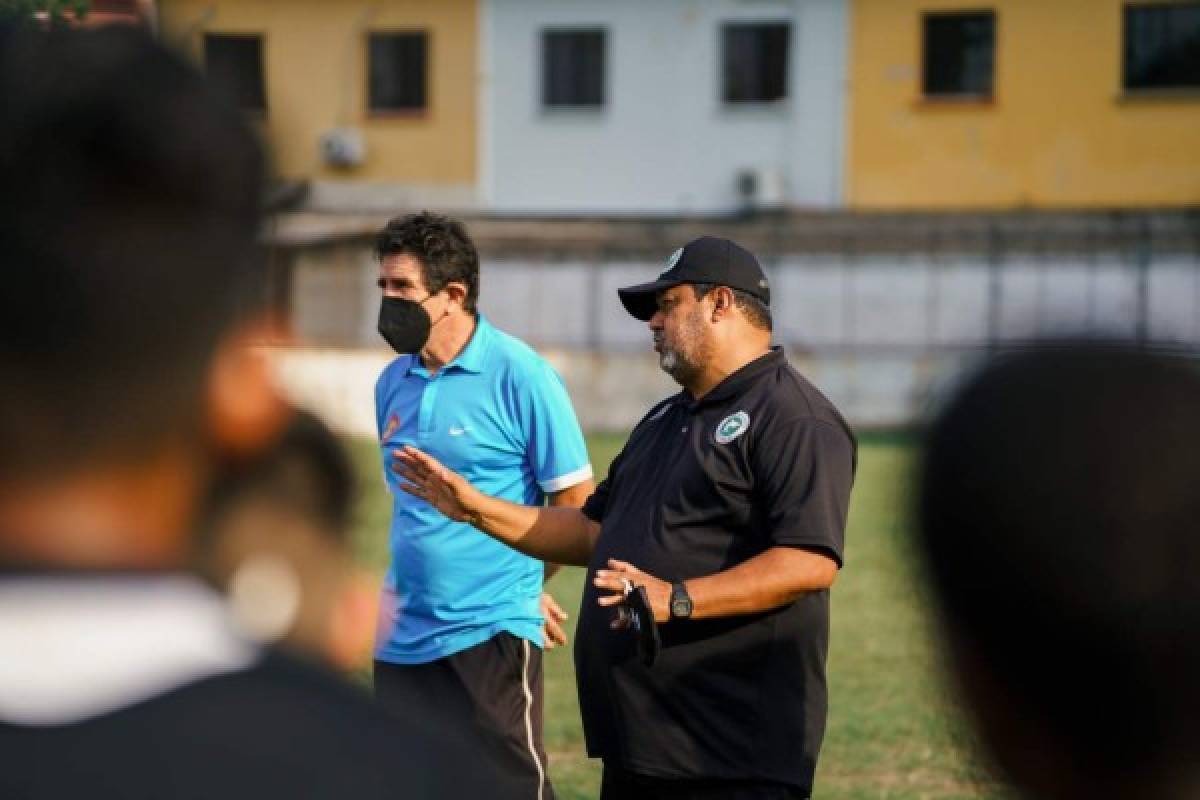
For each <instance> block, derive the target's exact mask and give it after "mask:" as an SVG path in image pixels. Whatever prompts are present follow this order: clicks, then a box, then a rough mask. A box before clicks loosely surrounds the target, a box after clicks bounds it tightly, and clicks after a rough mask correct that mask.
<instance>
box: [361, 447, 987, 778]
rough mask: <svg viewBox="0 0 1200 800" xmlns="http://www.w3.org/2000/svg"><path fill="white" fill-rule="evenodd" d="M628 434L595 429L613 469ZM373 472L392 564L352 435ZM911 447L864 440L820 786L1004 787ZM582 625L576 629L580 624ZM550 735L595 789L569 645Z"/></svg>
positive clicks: (561, 593) (549, 717) (376, 559)
mask: <svg viewBox="0 0 1200 800" xmlns="http://www.w3.org/2000/svg"><path fill="white" fill-rule="evenodd" d="M621 443H622V440H621V439H620V438H617V437H613V436H592V437H589V438H588V446H589V448H590V450H591V456H592V463H593V465H594V466H595V468H596V471H597V474H599V475H604V474H605V472H606V471H607V469H608V464H609V462H610V461H611V460H612V458H613V456H614V455H616V452H617V450H618V449H619V448H620V446H621ZM349 445H350V447H351V450H352V452H353V454H354V458H355V463H356V465H357V467H358V469H359V473H360V475H361V476H362V493H361V498H360V507H359V513H358V517H357V524H356V528H355V548H356V553H357V555H358V557H359V558H360V559H361V560H362V561H363V562H364V563H366V564H368V565H369V566H370V567H371V568H372V569H375V570H377V571H380V572H382V570H383V568H384V565H385V563H386V558H387V556H386V535H387V523H388V514H389V501H388V498H387V495H386V490H385V489H384V487H383V482H382V480H381V478H380V468H379V462H378V460H377V459H378V455H377V451H376V449H375V445H374V443H373V442H371V441H367V440H353V441H350V442H349ZM910 458H911V447H910V446H909V445H907V444H906V443H905V441H904V440H903V439H896V438H894V437H893V438H876V439H872V438H868V439H866V440H865V441H864V442H863V443H862V445H861V449H860V453H859V470H858V477H857V480H856V482H855V488H854V492H853V495H852V498H851V507H850V523H849V530H848V532H847V535H846V567H845V569H844V570H843V571H842V574H841V576H840V577H839V579H838V582H837V585H836V586H835V587H834V589H833V630H832V635H831V649H830V654H829V665H828V672H829V685H830V711H829V724H828V730H827V733H826V737H825V744H824V747H823V749H822V752H821V761H820V766H819V768H818V772H817V785H816V791H815V793H814V797H816V798H821V799H822V800H825V799H826V798H828V799H830V800H832V799H834V798H844V799H846V800H849V799H850V798H856V799H857V798H861V799H862V800H867V799H868V798H869V799H870V800H875V798H922V799H923V798H929V799H930V800H933V799H934V798H936V799H937V800H951V799H952V798H1003V797H1007V796H1008V793H1007V792H1005V791H1004V789H1003V787H1002V786H1000V785H999V784H998V783H996V782H995V781H993V780H992V779H991V778H990V777H989V776H988V773H987V771H986V769H985V768H984V767H983V766H982V765H981V763H980V759H979V758H978V757H976V756H975V748H974V747H973V743H972V739H971V736H970V733H969V731H968V729H967V727H966V725H965V723H964V722H963V720H962V717H961V714H960V711H959V709H958V707H957V706H956V704H955V702H954V699H953V692H952V691H950V690H949V689H948V688H947V686H946V684H945V682H944V680H943V675H942V673H941V669H940V663H939V658H938V654H937V649H936V646H935V644H934V642H933V640H932V635H933V631H932V629H931V625H930V618H929V613H928V608H927V600H926V597H925V596H924V592H923V591H922V588H921V581H920V578H919V576H918V574H917V571H916V568H915V564H914V562H913V558H912V554H911V552H910V549H909V546H908V539H907V532H906V529H905V512H906V506H907V503H908V493H907V491H906V484H907V482H908V466H909V462H910ZM582 582H583V571H582V570H580V569H574V568H571V569H564V570H562V571H561V572H560V573H559V574H558V575H557V576H555V578H554V580H553V581H552V582H551V584H550V589H551V591H552V592H553V593H554V594H555V596H556V597H557V598H558V600H559V602H560V603H561V604H562V605H563V607H564V608H566V609H567V610H568V611H569V612H571V620H570V622H571V627H572V629H573V627H574V619H575V617H576V616H577V614H576V610H577V608H578V604H579V597H580V593H581V586H582ZM572 632H573V630H572ZM545 664H546V746H547V749H548V750H549V751H550V774H551V778H552V780H553V781H554V784H555V789H556V790H557V792H558V796H559V797H560V798H561V800H575V799H576V798H595V797H596V796H597V795H598V793H599V764H598V763H596V762H592V761H589V760H588V759H587V758H585V757H584V754H583V739H582V731H581V730H580V723H579V708H578V703H577V700H576V696H575V676H574V669H573V666H572V662H571V654H570V651H569V650H568V649H559V650H555V651H552V652H550V653H548V654H547V656H546V662H545Z"/></svg>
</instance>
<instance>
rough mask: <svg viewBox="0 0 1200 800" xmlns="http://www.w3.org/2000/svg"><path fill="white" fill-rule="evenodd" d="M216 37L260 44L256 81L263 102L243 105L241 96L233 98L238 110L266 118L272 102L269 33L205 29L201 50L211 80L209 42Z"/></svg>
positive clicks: (207, 76)
mask: <svg viewBox="0 0 1200 800" xmlns="http://www.w3.org/2000/svg"><path fill="white" fill-rule="evenodd" d="M214 39H224V40H240V41H253V42H255V43H256V44H257V45H258V58H257V67H258V71H257V75H256V76H255V83H257V84H258V86H257V90H258V94H259V95H260V97H261V100H262V103H261V105H259V106H246V105H242V103H241V101H240V99H239V98H232V99H233V100H234V101H235V103H236V105H237V108H238V110H239V111H241V112H242V113H243V114H248V115H251V116H254V117H263V118H265V117H266V116H267V114H268V112H269V111H270V108H271V104H270V100H269V97H270V96H269V93H268V91H267V35H266V33H265V32H262V31H213V30H206V31H204V32H203V35H202V36H201V41H200V50H201V54H202V59H203V64H204V75H205V78H206V79H208V80H210V81H212V72H211V65H210V63H209V50H208V45H209V42H210V41H211V40H214ZM212 83H213V85H214V86H217V88H218V91H222V90H221V89H220V87H219V84H217V82H216V81H212Z"/></svg>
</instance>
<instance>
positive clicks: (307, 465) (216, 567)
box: [199, 412, 376, 669]
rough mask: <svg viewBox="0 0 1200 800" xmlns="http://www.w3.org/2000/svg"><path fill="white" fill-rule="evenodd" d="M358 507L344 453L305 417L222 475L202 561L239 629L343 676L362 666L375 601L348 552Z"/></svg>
mask: <svg viewBox="0 0 1200 800" xmlns="http://www.w3.org/2000/svg"><path fill="white" fill-rule="evenodd" d="M353 499H354V473H353V470H352V469H351V466H350V462H349V460H348V458H347V456H346V453H345V452H344V451H343V449H342V446H341V443H340V442H338V440H337V437H335V436H334V435H333V433H332V432H330V430H329V429H328V428H327V427H326V426H325V424H324V423H323V422H321V420H320V419H318V418H317V417H315V416H314V415H312V414H309V413H307V412H299V413H298V414H297V415H296V416H295V417H294V418H293V419H292V421H291V422H290V423H289V425H288V427H287V428H286V429H284V431H283V433H282V434H281V436H280V437H279V438H278V440H277V441H276V442H275V444H274V445H273V446H272V447H271V448H270V449H268V450H267V451H266V452H264V453H263V454H261V455H260V456H258V457H256V458H254V459H252V460H248V461H245V462H243V463H241V464H237V465H231V466H230V467H229V468H228V469H227V470H225V472H224V473H223V474H222V475H221V476H220V478H219V479H218V480H217V481H216V482H215V483H214V485H213V489H212V494H211V496H210V498H209V501H208V504H207V509H206V513H205V521H204V524H203V529H202V537H201V542H200V545H201V547H200V553H199V560H200V566H201V569H202V571H203V572H204V573H205V574H206V575H208V576H209V577H210V578H211V579H212V580H213V581H214V582H215V583H216V584H217V585H218V586H219V587H220V588H221V589H222V590H224V591H225V592H226V594H227V595H228V596H229V599H230V603H231V606H232V608H233V611H234V614H235V618H236V619H237V620H238V621H239V623H240V624H241V627H242V628H243V629H245V630H246V631H247V632H248V633H250V634H252V635H254V636H256V637H258V638H262V639H268V640H272V639H280V640H281V642H282V644H284V645H285V646H288V647H290V648H291V649H293V650H295V651H298V652H299V653H301V654H303V655H307V656H309V657H314V658H317V659H319V660H321V661H325V662H327V663H330V664H332V665H333V666H336V667H340V668H343V669H345V668H350V667H353V666H360V665H362V664H363V663H365V662H366V660H367V659H368V657H369V655H370V648H371V645H372V644H373V634H374V620H375V610H376V609H375V604H376V592H375V591H374V589H373V585H372V582H371V581H370V580H369V579H368V578H367V577H366V576H365V575H360V574H358V573H357V572H356V570H355V569H354V568H353V566H352V565H351V562H350V558H349V554H348V552H347V550H348V542H347V537H348V530H349V526H350V516H351V511H352V502H353Z"/></svg>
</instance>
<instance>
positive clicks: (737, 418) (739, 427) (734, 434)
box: [713, 411, 750, 444]
mask: <svg viewBox="0 0 1200 800" xmlns="http://www.w3.org/2000/svg"><path fill="white" fill-rule="evenodd" d="M749 427H750V415H749V414H747V413H746V412H745V411H739V412H737V413H736V414H730V415H729V416H728V417H726V418H725V419H723V420H721V424H719V425H717V430H716V432H715V433H713V438H714V439H716V440H717V444H729V443H730V442H732V441H733V440H734V439H736V438H738V437H739V436H741V435H742V434H743V433H745V432H746V429H747V428H749Z"/></svg>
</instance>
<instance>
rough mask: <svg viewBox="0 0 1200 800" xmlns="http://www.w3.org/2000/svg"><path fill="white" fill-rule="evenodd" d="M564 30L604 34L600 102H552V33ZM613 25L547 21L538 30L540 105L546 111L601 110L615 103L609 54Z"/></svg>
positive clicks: (576, 112)
mask: <svg viewBox="0 0 1200 800" xmlns="http://www.w3.org/2000/svg"><path fill="white" fill-rule="evenodd" d="M563 34H567V35H570V34H600V44H601V47H600V102H599V103H550V102H548V98H547V94H548V92H549V88H550V87H549V84H548V82H547V75H548V69H549V59H550V48H549V43H550V42H549V40H550V37H551V36H559V35H563ZM610 38H611V37H610V35H609V26H607V25H601V24H586V23H582V24H578V25H545V26H542V27H541V28H539V30H538V44H539V46H540V47H539V49H540V53H539V56H540V58H539V60H538V76H537V80H538V86H539V89H540V91H539V92H538V109H539V110H540V111H541V112H542V113H543V114H599V113H603V112H604V111H606V110H607V109H608V107H609V105H610V103H611V80H610V75H609V72H610V68H611V63H612V59H611V58H609V41H610Z"/></svg>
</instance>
